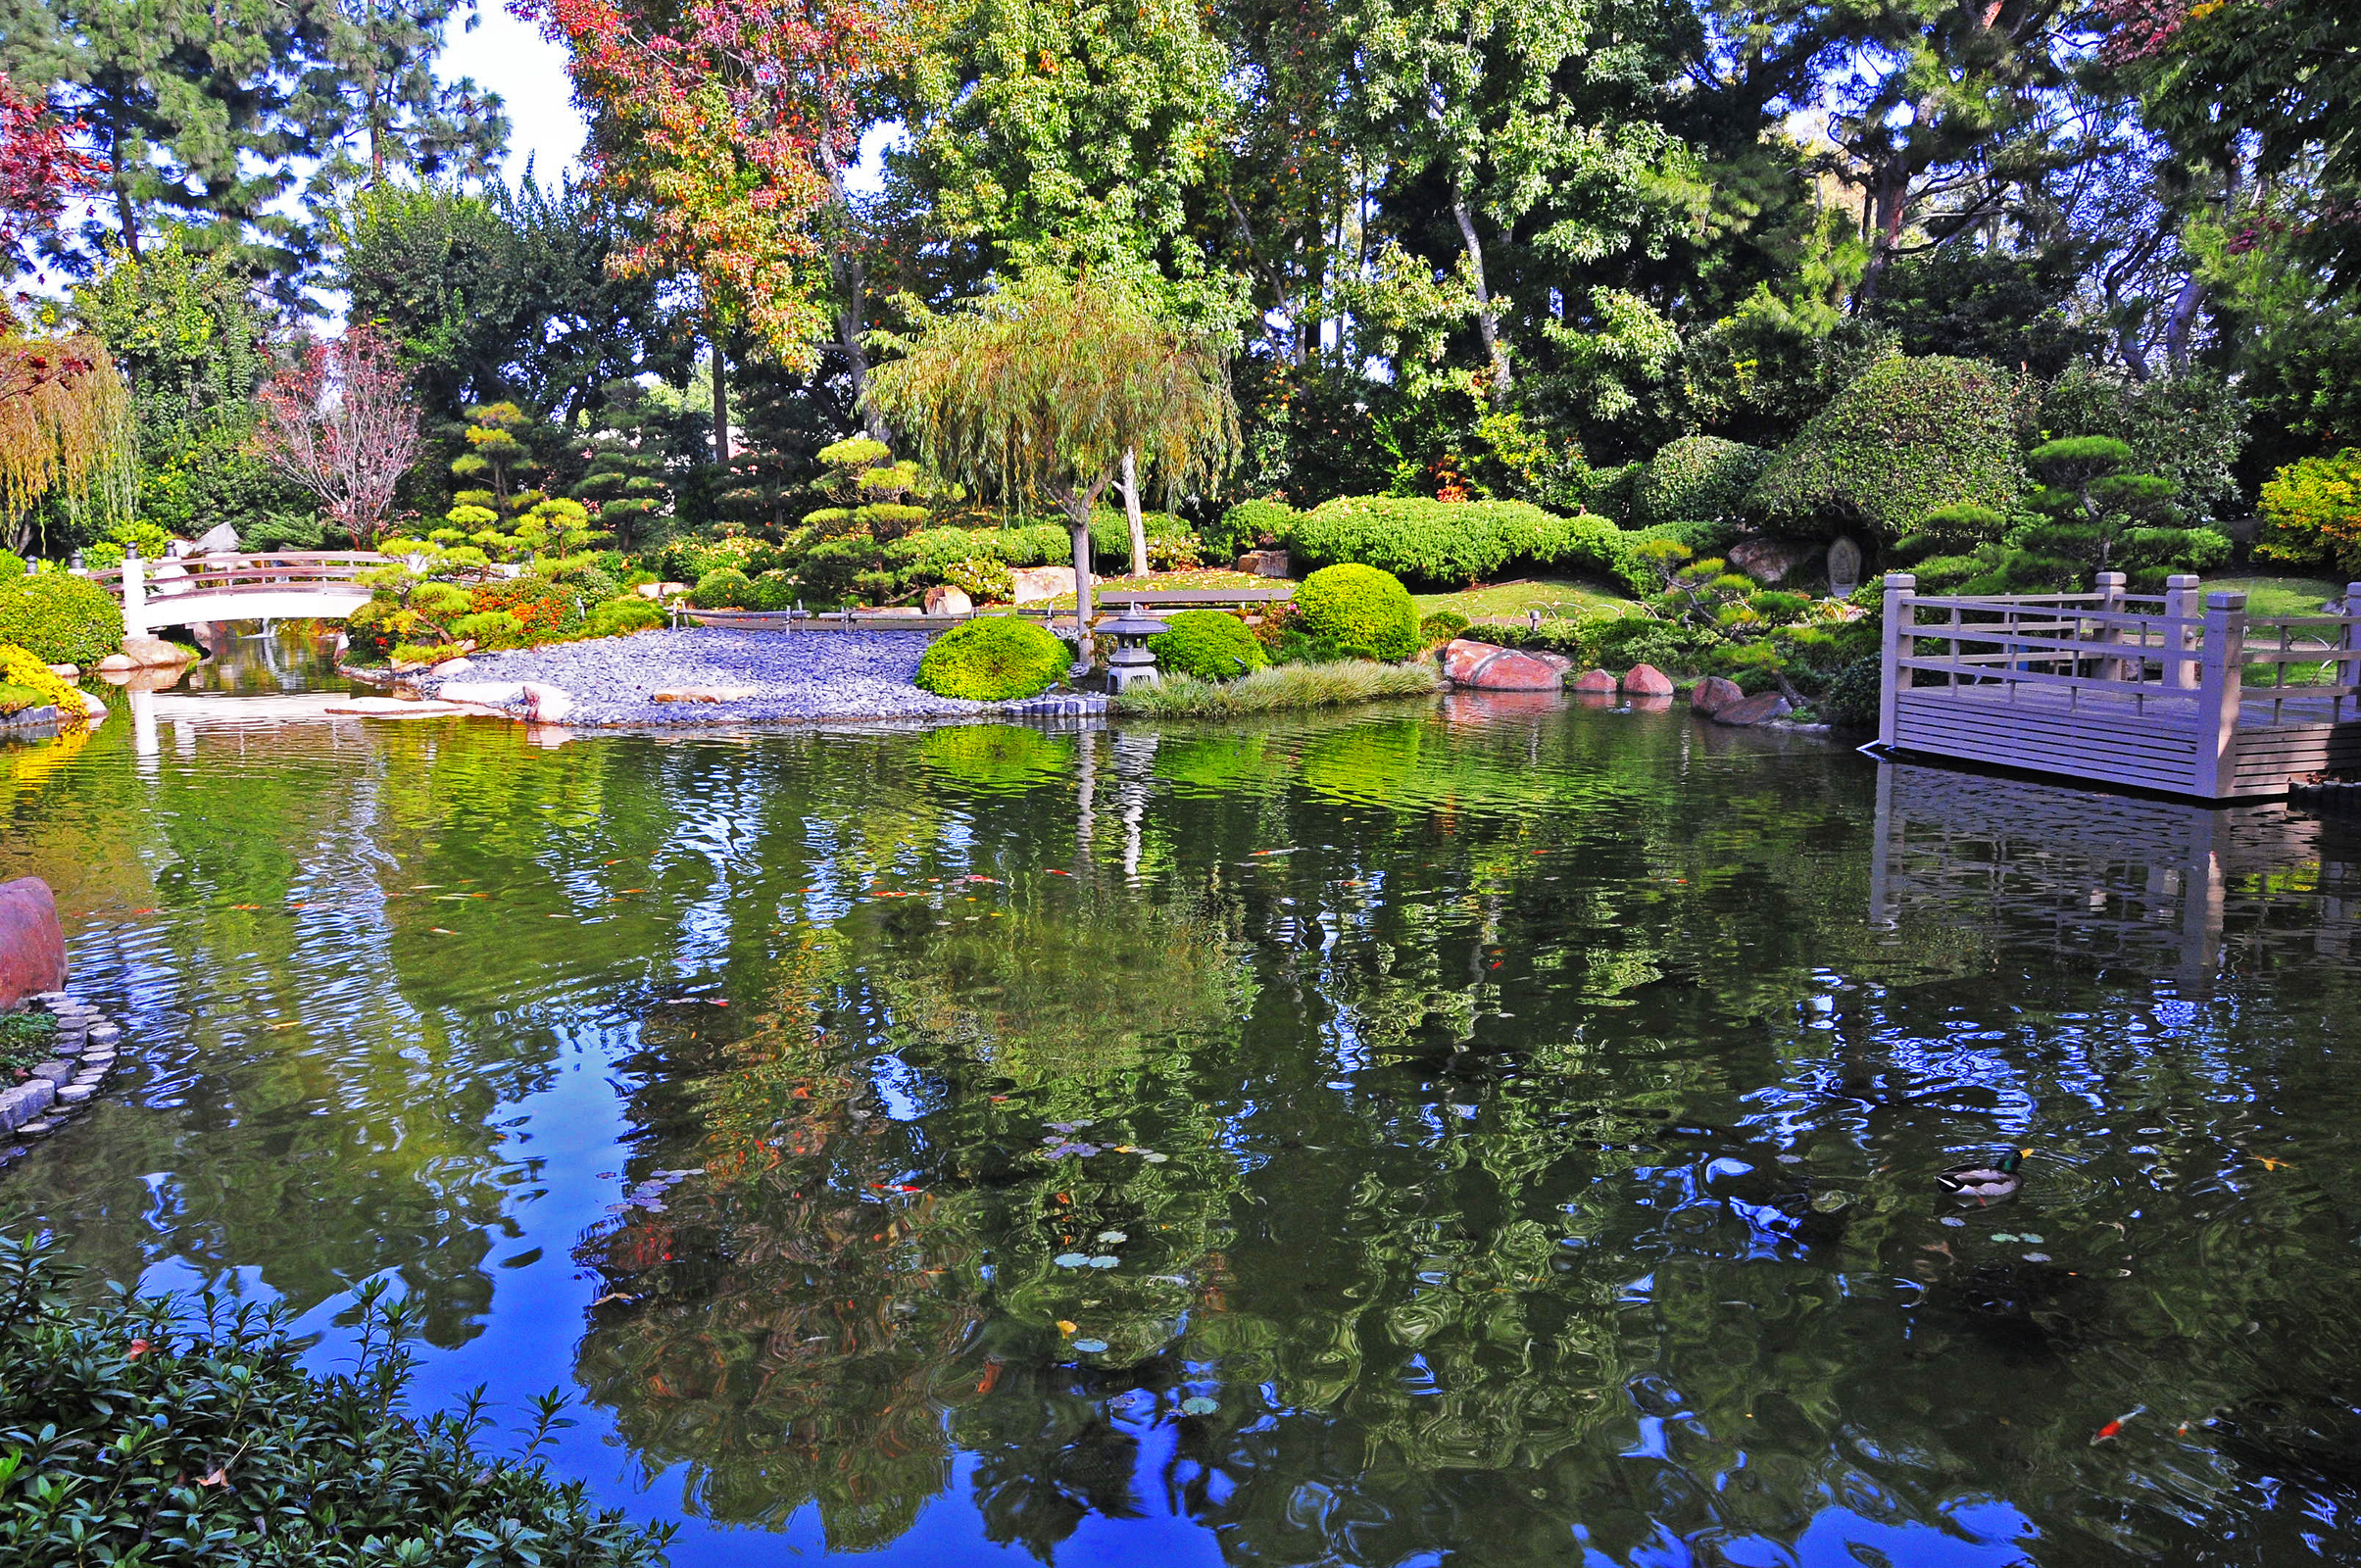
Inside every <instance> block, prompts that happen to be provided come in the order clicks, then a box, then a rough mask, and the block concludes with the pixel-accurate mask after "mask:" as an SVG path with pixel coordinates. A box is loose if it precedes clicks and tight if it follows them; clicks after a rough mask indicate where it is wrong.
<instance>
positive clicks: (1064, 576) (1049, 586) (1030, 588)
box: [1008, 566, 1074, 605]
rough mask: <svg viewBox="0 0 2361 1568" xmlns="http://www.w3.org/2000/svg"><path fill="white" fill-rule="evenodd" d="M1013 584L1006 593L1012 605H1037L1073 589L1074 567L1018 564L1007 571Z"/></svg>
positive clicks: (1068, 592)
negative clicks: (1009, 591)
mask: <svg viewBox="0 0 2361 1568" xmlns="http://www.w3.org/2000/svg"><path fill="white" fill-rule="evenodd" d="M1008 580H1009V581H1010V582H1011V583H1013V584H1014V585H1015V587H1014V590H1013V591H1012V592H1011V593H1010V594H1009V595H1008V603H1010V604H1012V605H1037V604H1039V603H1041V601H1043V600H1044V599H1055V598H1057V597H1058V595H1059V594H1070V593H1072V592H1073V591H1074V568H1073V567H1071V566H1018V567H1015V568H1014V569H1012V570H1011V571H1010V572H1009V573H1008Z"/></svg>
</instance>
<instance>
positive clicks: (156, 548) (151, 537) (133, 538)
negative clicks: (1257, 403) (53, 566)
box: [82, 522, 172, 571]
mask: <svg viewBox="0 0 2361 1568" xmlns="http://www.w3.org/2000/svg"><path fill="white" fill-rule="evenodd" d="M171 548H172V535H171V534H170V533H167V532H166V531H165V530H164V529H162V528H160V527H158V526H157V525H156V524H154V523H152V522H119V523H117V524H116V525H115V526H114V527H112V528H110V529H108V530H107V531H106V532H105V533H104V534H101V535H100V536H99V537H98V538H96V539H93V540H91V541H90V543H89V544H87V545H85V546H84V547H83V549H82V563H83V564H84V565H87V566H88V567H89V568H90V569H91V570H93V571H108V570H111V569H113V568H114V567H117V566H120V565H122V564H123V557H124V556H126V555H128V554H129V553H130V552H131V551H132V550H134V549H136V550H137V551H138V552H139V555H140V559H141V560H143V561H149V562H156V561H162V560H163V559H164V553H165V552H166V551H167V550H169V549H171Z"/></svg>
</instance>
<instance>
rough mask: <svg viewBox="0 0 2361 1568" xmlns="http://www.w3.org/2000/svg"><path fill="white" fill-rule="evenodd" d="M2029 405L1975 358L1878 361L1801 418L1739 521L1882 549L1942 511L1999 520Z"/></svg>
mask: <svg viewBox="0 0 2361 1568" xmlns="http://www.w3.org/2000/svg"><path fill="white" fill-rule="evenodd" d="M2030 398H2031V392H2030V390H2029V388H2028V385H2027V383H2026V381H2025V380H2024V378H2023V377H2021V376H2019V375H2017V374H2016V373H2015V372H2014V371H2010V370H2004V369H2001V368H1999V367H1998V366H1994V365H1987V364H1985V363H1984V362H1983V361H1981V360H1951V359H1939V358H1928V359H1892V360H1887V361H1884V362H1882V363H1881V364H1879V365H1876V366H1874V367H1872V368H1870V369H1869V370H1868V371H1866V372H1865V373H1864V374H1862V375H1861V377H1860V378H1859V379H1858V380H1855V381H1854V382H1853V383H1852V384H1851V385H1850V386H1847V387H1846V388H1845V390H1844V391H1843V392H1841V393H1839V394H1838V395H1837V397H1836V399H1835V400H1834V401H1833V402H1831V403H1830V404H1829V405H1828V407H1827V408H1825V409H1823V410H1821V411H1820V412H1819V413H1818V414H1816V415H1814V416H1812V417H1811V419H1810V421H1809V422H1808V423H1806V424H1805V425H1804V427H1803V429H1802V431H1801V433H1799V434H1798V435H1797V436H1796V437H1795V440H1794V441H1793V442H1791V443H1789V444H1788V446H1787V448H1786V449H1785V450H1784V451H1782V452H1781V453H1780V454H1779V456H1778V457H1777V458H1776V459H1775V460H1773V462H1772V464H1771V466H1769V467H1768V468H1766V469H1764V470H1763V474H1762V477H1761V478H1759V479H1757V480H1755V481H1754V484H1753V487H1752V488H1751V489H1749V490H1748V491H1747V492H1746V501H1745V508H1746V514H1747V515H1748V516H1749V517H1750V518H1752V520H1754V521H1755V522H1758V523H1759V524H1761V525H1762V526H1763V527H1765V528H1767V529H1769V530H1770V531H1771V532H1773V533H1781V534H1792V535H1800V536H1803V537H1808V538H1828V537H1833V536H1834V535H1836V534H1840V533H1845V532H1848V531H1859V532H1865V533H1869V534H1873V535H1875V536H1876V538H1877V539H1878V540H1879V541H1881V542H1884V543H1892V542H1893V541H1894V540H1896V539H1899V538H1901V537H1903V536H1904V535H1906V534H1910V533H1915V532H1916V531H1918V529H1919V527H1920V525H1921V524H1922V523H1924V522H1925V521H1926V519H1927V518H1928V517H1929V516H1931V515H1934V514H1935V513H1936V512H1937V511H1939V510H1941V509H1943V508H1945V507H1956V506H1960V505H1963V504H1964V505H1972V506H1979V507H1990V508H1992V509H1993V510H1994V511H1997V512H2003V513H2005V512H2009V511H2011V510H2013V509H2014V508H2015V506H2016V504H2017V500H2018V497H2019V496H2020V495H2021V494H2022V493H2023V491H2024V488H2025V472H2024V468H2023V466H2022V465H2021V464H2020V463H2019V462H2018V459H2017V452H2018V447H2019V434H2020V425H2021V424H2022V423H2023V422H2024V416H2025V414H2026V411H2027V408H2028V406H2029V401H2030Z"/></svg>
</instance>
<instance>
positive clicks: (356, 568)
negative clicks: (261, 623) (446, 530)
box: [82, 550, 389, 637]
mask: <svg viewBox="0 0 2361 1568" xmlns="http://www.w3.org/2000/svg"><path fill="white" fill-rule="evenodd" d="M388 559H389V558H387V557H385V556H379V555H372V554H369V552H366V551H351V552H341V553H340V552H335V551H320V550H283V551H277V552H273V553H271V554H269V555H236V556H184V557H181V558H179V559H177V560H172V561H142V560H141V559H139V558H138V557H137V556H132V557H130V558H128V559H126V560H125V561H124V562H123V564H122V565H121V566H118V567H114V568H111V569H109V570H106V571H86V572H83V573H82V575H83V576H85V577H88V578H89V579H90V580H91V581H93V582H95V583H98V584H99V585H100V586H102V587H104V588H105V589H106V590H107V591H108V592H109V593H111V594H113V595H114V596H115V597H116V600H117V601H118V602H119V603H121V604H122V606H123V634H124V635H125V636H129V637H144V636H146V635H148V634H149V633H151V632H153V631H155V630H156V629H157V628H159V627H162V626H193V625H197V624H199V623H201V622H204V621H211V620H342V619H343V618H344V617H345V616H347V615H349V614H351V613H353V612H354V611H355V610H358V609H359V608H360V607H361V606H363V605H365V604H367V603H369V589H368V588H367V587H365V586H364V585H363V584H362V582H361V579H362V578H364V577H366V576H368V575H369V573H370V572H371V571H374V570H376V569H377V568H378V567H379V566H382V565H384V564H386V563H387V560H388Z"/></svg>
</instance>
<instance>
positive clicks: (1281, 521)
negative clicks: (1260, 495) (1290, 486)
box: [1205, 501, 1303, 564]
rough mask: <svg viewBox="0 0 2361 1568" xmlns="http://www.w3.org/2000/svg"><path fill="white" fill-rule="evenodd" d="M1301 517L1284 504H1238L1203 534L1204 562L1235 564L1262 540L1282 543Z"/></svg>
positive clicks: (1259, 545) (1258, 546)
mask: <svg viewBox="0 0 2361 1568" xmlns="http://www.w3.org/2000/svg"><path fill="white" fill-rule="evenodd" d="M1302 515H1303V514H1302V513H1300V512H1298V511H1297V510H1296V509H1295V508H1293V507H1291V506H1289V505H1288V504H1287V503H1286V502H1284V501H1241V502H1239V503H1238V505H1236V506H1234V507H1232V508H1231V509H1230V510H1229V511H1227V512H1225V513H1223V514H1222V515H1221V520H1220V521H1218V522H1215V523H1213V524H1211V525H1210V526H1208V527H1207V528H1206V529H1205V559H1207V560H1208V561H1212V562H1214V563H1216V564H1219V563H1222V562H1229V561H1236V560H1237V559H1238V558H1239V557H1240V556H1243V555H1245V554H1246V553H1247V552H1248V551H1250V550H1258V549H1260V548H1261V547H1262V541H1263V540H1265V539H1285V538H1286V537H1287V535H1288V530H1289V529H1290V528H1292V527H1294V526H1295V521H1296V519H1297V518H1298V517H1300V516H1302Z"/></svg>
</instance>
